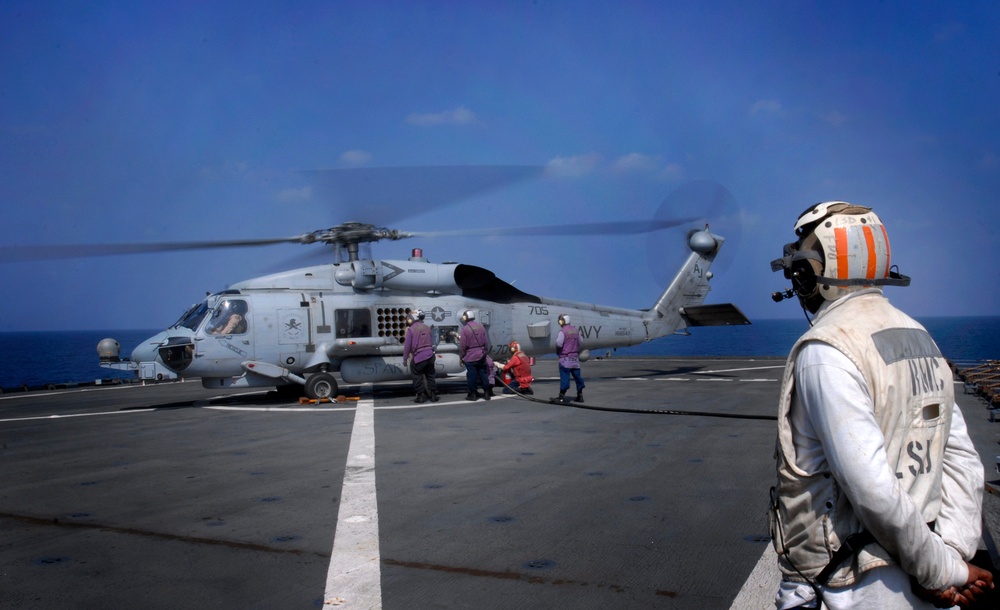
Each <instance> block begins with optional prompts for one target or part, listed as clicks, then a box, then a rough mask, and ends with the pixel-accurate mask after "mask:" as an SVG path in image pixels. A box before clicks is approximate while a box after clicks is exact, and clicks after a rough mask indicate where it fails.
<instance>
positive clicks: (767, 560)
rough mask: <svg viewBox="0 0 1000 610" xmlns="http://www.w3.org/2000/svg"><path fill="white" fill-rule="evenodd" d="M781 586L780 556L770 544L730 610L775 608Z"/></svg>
mask: <svg viewBox="0 0 1000 610" xmlns="http://www.w3.org/2000/svg"><path fill="white" fill-rule="evenodd" d="M780 584H781V572H779V571H778V555H777V554H776V553H775V552H774V547H773V546H771V545H770V544H768V545H767V548H766V549H764V554H763V555H761V556H760V560H759V561H758V562H757V566H756V567H754V569H753V572H751V573H750V576H749V577H748V578H747V581H746V582H745V583H743V588H742V589H740V592H739V594H738V595H737V596H736V599H734V600H733V604H732V605H731V606H730V607H729V610H765V609H766V608H774V595H775V593H777V592H778V585H780Z"/></svg>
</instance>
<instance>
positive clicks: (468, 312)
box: [462, 309, 476, 322]
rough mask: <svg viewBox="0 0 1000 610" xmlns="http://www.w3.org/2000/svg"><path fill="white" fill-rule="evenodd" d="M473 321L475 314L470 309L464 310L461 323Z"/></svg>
mask: <svg viewBox="0 0 1000 610" xmlns="http://www.w3.org/2000/svg"><path fill="white" fill-rule="evenodd" d="M475 319H476V312H475V311H474V310H472V309H467V310H465V313H463V314H462V322H468V321H469V320H475Z"/></svg>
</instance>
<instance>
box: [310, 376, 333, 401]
mask: <svg viewBox="0 0 1000 610" xmlns="http://www.w3.org/2000/svg"><path fill="white" fill-rule="evenodd" d="M336 395H337V380H336V379H335V378H334V377H333V375H331V374H330V373H314V374H312V375H310V376H309V378H308V379H306V396H308V397H309V398H311V399H313V400H320V399H323V398H332V397H334V396H336Z"/></svg>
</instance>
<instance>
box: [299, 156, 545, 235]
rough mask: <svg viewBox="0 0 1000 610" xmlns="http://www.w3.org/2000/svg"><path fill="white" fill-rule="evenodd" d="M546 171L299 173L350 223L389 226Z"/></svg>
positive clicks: (458, 168) (468, 168) (452, 168)
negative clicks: (344, 212)
mask: <svg viewBox="0 0 1000 610" xmlns="http://www.w3.org/2000/svg"><path fill="white" fill-rule="evenodd" d="M544 171H545V167H544V166H541V165H437V166H435V165H430V166H414V167H361V168H351V169H329V170H312V171H302V172H300V173H301V174H302V175H303V176H305V177H307V178H308V179H309V181H310V182H311V183H312V185H313V188H314V189H315V191H316V193H317V194H318V195H319V196H320V197H321V198H322V199H324V200H327V201H329V202H336V203H338V204H339V205H340V206H341V207H343V208H346V209H349V210H350V214H349V215H350V216H351V217H352V218H364V219H365V222H370V223H372V224H375V225H388V224H398V223H399V221H400V220H404V219H406V218H410V217H413V216H416V215H418V214H422V213H424V212H429V211H431V210H436V209H438V208H443V207H446V206H449V205H452V204H454V203H457V202H458V201H460V200H462V199H466V198H469V197H472V196H473V195H480V194H483V193H486V192H489V191H492V190H495V189H498V188H501V187H504V186H509V185H511V184H514V183H515V182H519V181H521V180H526V179H528V178H534V177H537V176H540V175H542V173H543V172H544ZM344 220H346V219H345V218H339V219H336V221H337V222H342V221H344Z"/></svg>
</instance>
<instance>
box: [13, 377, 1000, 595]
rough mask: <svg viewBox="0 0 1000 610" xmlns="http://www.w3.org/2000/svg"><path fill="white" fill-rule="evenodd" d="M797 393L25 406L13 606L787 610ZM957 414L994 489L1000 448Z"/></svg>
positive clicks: (402, 388)
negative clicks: (779, 530) (778, 434)
mask: <svg viewBox="0 0 1000 610" xmlns="http://www.w3.org/2000/svg"><path fill="white" fill-rule="evenodd" d="M783 368H784V360H782V359H766V358H765V359H747V358H732V359H726V358H713V359H692V358H683V359H672V358H620V359H602V360H591V361H589V362H586V363H584V364H583V374H584V378H585V380H586V383H587V388H586V390H585V391H584V397H585V400H586V402H585V403H583V404H570V405H559V404H550V403H548V402H545V401H546V400H547V399H548V397H550V396H555V395H556V394H557V393H558V379H557V372H556V363H555V361H554V360H551V359H542V360H539V361H538V362H537V363H536V366H535V367H534V375H535V377H536V381H535V383H534V384H533V389H534V392H535V393H534V397H535V398H537V399H541V400H540V401H528V400H524V399H522V398H519V397H517V396H511V395H503V394H499V393H498V394H497V395H496V396H495V397H494V398H493V400H490V401H485V400H478V401H476V402H469V401H466V400H464V397H465V393H466V392H465V380H464V377H455V378H449V379H447V380H442V381H441V382H440V384H439V387H440V389H441V391H442V394H441V400H440V401H439V402H437V403H423V404H414V403H413V401H412V398H413V395H412V391H411V388H410V386H409V384H407V383H400V382H395V383H379V384H374V385H363V386H350V385H348V386H343V387H341V389H340V390H341V393H342V394H343V395H344V396H345V397H347V398H356V399H357V400H345V401H344V402H328V403H306V404H300V403H299V401H297V400H295V401H293V400H289V399H288V398H282V397H281V396H279V395H278V394H277V393H276V392H273V391H271V392H269V391H267V390H262V389H256V390H246V389H244V390H209V389H204V388H203V387H202V386H201V384H200V383H199V382H197V381H188V382H169V383H161V384H151V385H145V386H141V385H125V386H113V387H100V386H96V387H92V388H86V389H84V388H80V389H72V390H61V391H52V392H32V393H25V394H8V395H3V396H0V441H2V443H0V458H2V462H0V463H2V464H3V473H4V475H3V482H4V485H3V487H2V490H0V531H2V536H0V566H2V572H0V607H5V608H6V607H11V608H13V607H17V608H51V607H53V606H54V605H62V606H67V605H68V606H71V607H77V608H126V607H128V608H131V607H136V606H140V605H141V606H142V607H145V608H177V607H187V608H219V607H225V608H230V607H231V608H236V607H239V608H379V607H381V608H387V609H397V608H398V609H403V608H609V607H614V608H629V607H631V608H692V609H693V608H722V609H725V608H733V607H738V608H769V607H773V605H772V603H771V599H772V596H773V591H774V585H775V582H776V578H777V576H776V574H777V573H776V567H775V565H774V558H773V552H772V551H770V542H769V539H768V533H767V519H766V510H767V498H768V489H769V488H770V486H771V485H772V484H773V479H774V461H773V454H774V439H775V422H774V420H773V415H774V413H775V411H776V400H777V395H778V389H779V386H780V380H781V374H782V371H783ZM570 394H571V395H572V394H574V391H573V390H571V391H570ZM956 397H957V399H958V401H959V404H960V405H961V407H962V409H963V411H964V413H965V417H966V420H967V422H968V424H969V429H970V433H971V435H972V437H973V440H974V442H975V444H976V446H977V448H978V450H979V452H980V455H981V456H982V459H983V463H984V465H985V466H986V470H987V477H986V478H987V481H988V482H991V481H992V482H995V481H996V479H998V478H1000V475H998V474H997V470H996V459H995V457H994V455H995V454H997V453H1000V451H998V447H997V439H998V438H1000V437H998V432H1000V424H997V423H992V422H991V421H990V412H989V410H988V409H986V408H985V401H983V399H982V398H980V397H977V396H974V395H968V394H963V392H962V385H961V384H960V383H957V384H956ZM988 487H990V486H989V485H988ZM984 502H985V506H986V510H985V514H986V520H987V525H988V529H987V532H988V533H990V534H991V535H988V536H986V538H988V539H989V540H988V542H991V541H992V537H993V535H995V534H996V533H997V531H998V530H997V521H998V519H1000V507H998V500H997V497H996V496H995V495H993V494H992V493H987V494H986V498H985V500H984Z"/></svg>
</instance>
